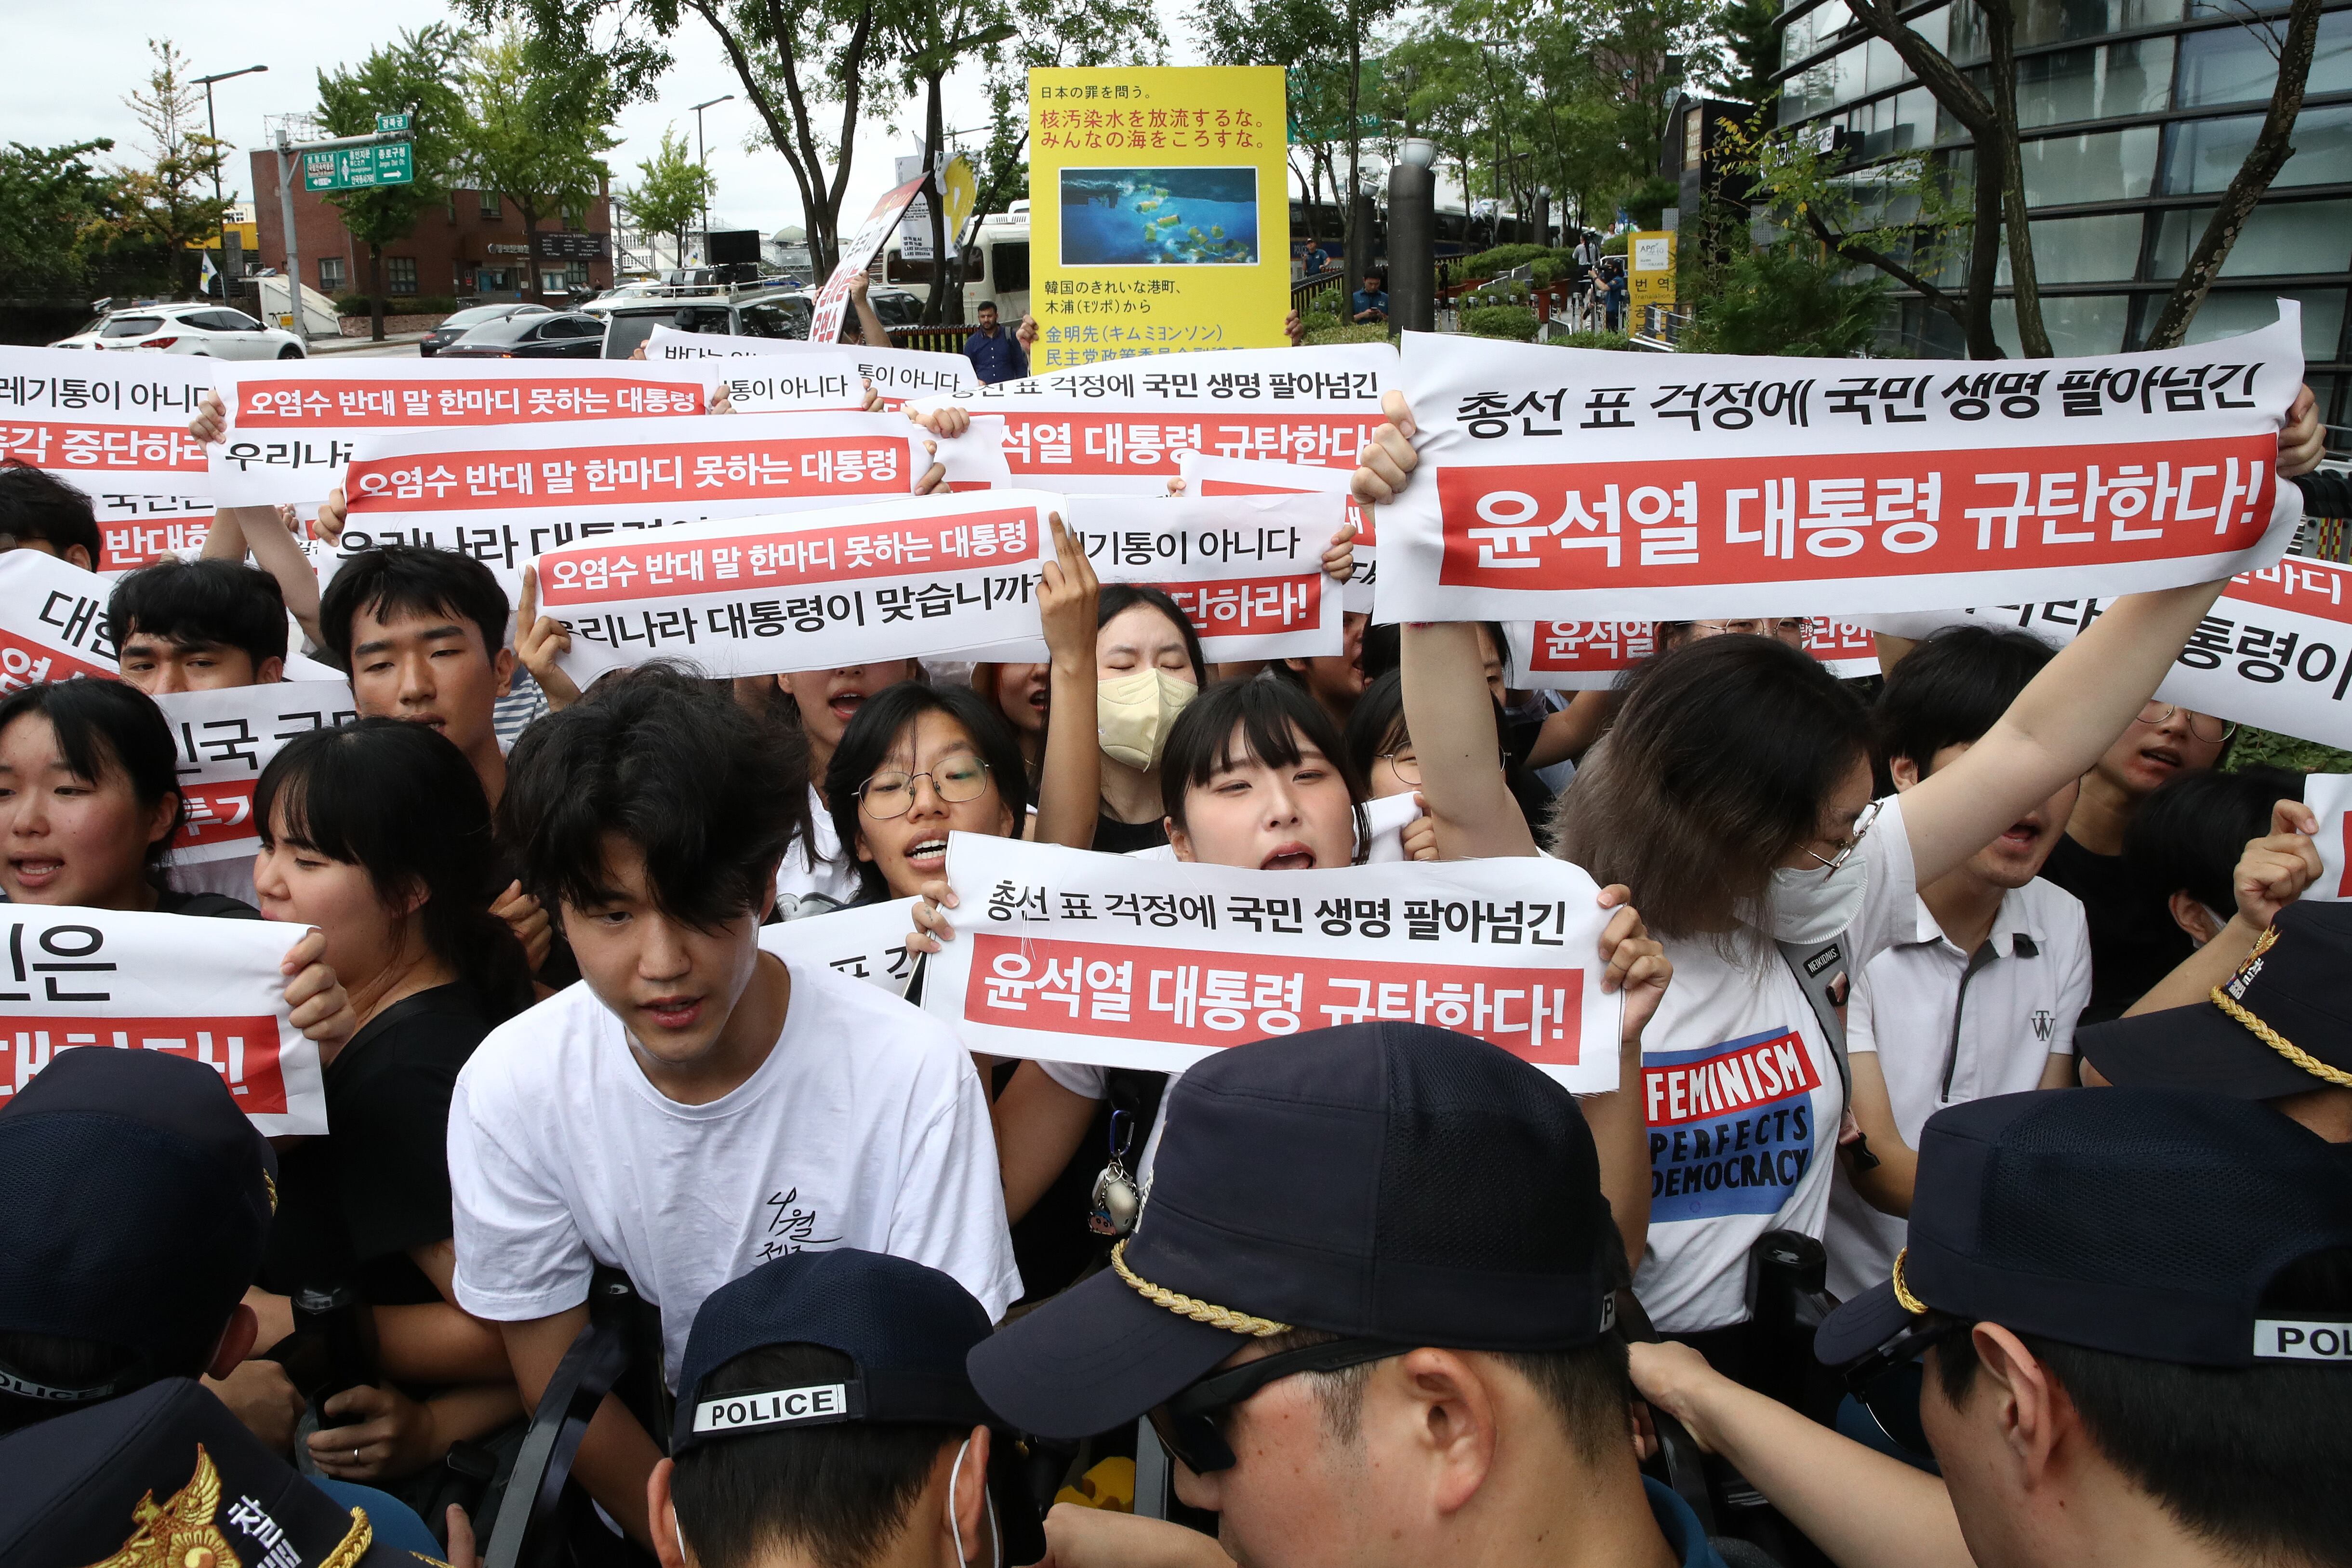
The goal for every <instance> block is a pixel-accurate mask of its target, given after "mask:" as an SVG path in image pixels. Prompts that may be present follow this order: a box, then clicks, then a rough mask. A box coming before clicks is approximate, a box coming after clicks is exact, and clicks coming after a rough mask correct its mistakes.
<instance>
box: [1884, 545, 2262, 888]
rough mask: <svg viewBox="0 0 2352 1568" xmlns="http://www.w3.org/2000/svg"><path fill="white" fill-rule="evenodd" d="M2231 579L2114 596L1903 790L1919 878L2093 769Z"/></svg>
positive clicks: (1954, 862) (1926, 879)
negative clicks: (2004, 706) (1962, 748)
mask: <svg viewBox="0 0 2352 1568" xmlns="http://www.w3.org/2000/svg"><path fill="white" fill-rule="evenodd" d="M2227 586H2229V583H2228V580H2227V579H2226V578H2225V579H2223V580H2221V581H2220V582H2215V583H2199V584H2191V585H2190V586H2189V587H2185V588H2166V589H2162V590H2160V591H2158V592H2156V593H2150V594H2131V595H2126V596H2125V597H2123V598H2120V599H2118V600H2116V603H2115V606H2114V607H2113V608H2112V609H2110V610H2108V611H2107V613H2106V614H2105V615H2103V616H2100V617H2099V618H2098V619H2097V620H2096V621H2095V622H2093V623H2092V624H2091V626H2090V627H2089V628H2088V629H2087V630H2085V631H2084V633H2083V635H2082V636H2080V637H2076V638H2075V639H2074V641H2073V642H2071V643H2069V644H2068V645H2067V646H2066V647H2063V648H2061V649H2060V650H2059V652H2058V657H2057V658H2053V659H2052V660H2051V661H2050V662H2049V664H2047V665H2046V666H2044V667H2043V668H2042V673H2041V674H2039V675H2037V676H2035V677H2034V678H2033V681H2032V685H2030V686H2028V687H2027V688H2026V689H2024V690H2023V691H2021V692H2019V693H2018V694H2017V700H2015V701H2013V702H2011V704H2010V705H2009V711H2007V712H2006V713H2003V714H2002V715H2001V716H2000V719H1999V720H1998V721H1995V722H1994V724H1993V727H1992V728H1991V729H1990V730H1989V731H1986V732H1985V735H1984V738H1983V739H1982V740H1980V741H1979V742H1977V743H1976V744H1975V745H1973V746H1971V747H1969V750H1968V752H1966V753H1965V754H1964V755H1962V756H1961V757H1959V758H1958V760H1957V761H1955V762H1953V763H1950V764H1948V766H1945V767H1941V768H1938V769H1937V770H1936V772H1935V773H1931V774H1929V775H1928V776H1927V778H1925V779H1923V780H1921V781H1920V783H1919V784H1918V786H1917V787H1916V788H1915V789H1912V790H1910V791H1909V792H1907V793H1906V795H1904V796H1903V823H1904V826H1906V828H1908V829H1909V831H1910V835H1911V857H1912V863H1913V866H1914V868H1915V870H1916V874H1917V877H1918V881H1919V885H1920V886H1921V887H1923V888H1924V887H1926V886H1927V884H1928V883H1930V882H1932V881H1934V880H1935V879H1937V878H1938V877H1941V876H1942V875H1943V874H1944V873H1945V872H1947V871H1948V870H1950V869H1952V868H1954V867H1955V866H1958V864H1959V863H1960V862H1961V861H1963V860H1965V859H1967V858H1969V856H1971V855H1973V854H1975V853H1976V852H1977V851H1978V850H1979V849H1981V848H1983V847H1985V846H1986V845H1987V844H1989V843H1990V842H1991V841H1992V839H1993V837H1994V836H1995V835H1996V834H1999V833H2000V832H2001V831H2002V830H2003V829H2004V828H2006V827H2008V826H2009V825H2010V824H2011V823H2012V822H2015V821H2016V820H2017V819H2018V818H2019V817H2021V816H2024V815H2025V814H2026V813H2027V812H2028V811H2031V810H2032V809H2033V807H2034V805H2037V804H2038V803H2040V802H2042V801H2044V800H2047V799H2049V798H2050V795H2051V794H2052V792H2053V791H2055V790H2056V789H2057V788H2058V786H2059V785H2061V784H2064V783H2065V782H2066V781H2067V780H2068V779H2073V778H2080V777H2081V776H2082V775H2083V774H2084V773H2085V772H2087V771H2089V769H2090V766H2091V764H2092V763H2095V762H2097V761H2098V760H2099V754H2100V753H2101V752H2105V750H2106V749H2107V747H2108V746H2109V745H2110V744H2111V743H2113V742H2114V741H2115V738H2116V736H2117V735H2120V734H2122V733H2123V732H2124V726H2126V724H2129V723H2130V722H2131V721H2132V719H2133V716H2134V715H2136V714H2137V713H2138V712H2139V710H2140V709H2141V707H2142V706H2143V705H2145V704H2146V703H2147V700H2148V698H2149V697H2151V696H2153V695H2154V694H2155V691H2156V688H2157V684H2158V682H2159V681H2161V680H2162V679H2164V672H2165V671H2166V670H2168V669H2169V668H2172V659H2173V656H2174V655H2175V654H2177V653H2179V651H2180V648H2181V645H2182V644H2184V643H2186V642H2187V641H2188V640H2189V633H2190V632H2192V631H2195V630H2196V629H2197V623H2198V621H2199V619H2200V618H2201V617H2202V616H2204V614H2205V612H2206V611H2207V610H2209V609H2211V608H2212V607H2213V601H2214V600H2215V599H2217V598H2219V597H2221V590H2222V589H2223V588H2225V587H2227Z"/></svg>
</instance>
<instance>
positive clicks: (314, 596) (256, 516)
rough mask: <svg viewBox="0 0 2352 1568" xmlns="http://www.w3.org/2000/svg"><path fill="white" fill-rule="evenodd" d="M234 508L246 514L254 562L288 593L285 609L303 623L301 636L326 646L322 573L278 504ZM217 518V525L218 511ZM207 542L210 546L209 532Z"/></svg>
mask: <svg viewBox="0 0 2352 1568" xmlns="http://www.w3.org/2000/svg"><path fill="white" fill-rule="evenodd" d="M235 510H238V511H241V512H243V513H245V514H246V515H245V516H244V517H243V518H242V519H240V520H239V523H240V527H239V531H240V532H241V533H242V534H243V536H244V541H245V547H246V548H247V550H249V551H251V552H253V563H254V564H255V565H256V566H258V567H260V568H261V569H262V570H263V571H264V572H267V573H268V574H270V575H271V576H272V577H274V578H276V579H277V580H278V592H279V593H280V594H283V595H285V596H286V608H287V610H288V611H289V613H291V614H292V616H294V619H295V621H296V622H297V623H298V624H299V626H301V628H302V635H303V636H304V637H309V638H310V642H311V645H312V646H313V647H323V646H324V644H325V639H324V638H322V637H320V636H319V574H318V573H317V572H316V571H315V570H313V569H312V567H311V565H310V557H309V556H307V555H305V554H303V553H302V547H301V545H299V544H298V543H296V542H295V540H294V535H293V534H292V533H291V532H289V531H288V530H287V527H286V523H285V520H284V519H282V518H280V517H279V516H278V509H277V508H276V507H268V506H249V507H239V508H236V509H235ZM217 522H218V514H215V523H216V524H217ZM211 543H212V539H211V537H210V536H209V535H207V536H206V537H205V545H206V546H207V547H209V546H210V545H211Z"/></svg>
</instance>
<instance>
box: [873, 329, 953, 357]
mask: <svg viewBox="0 0 2352 1568" xmlns="http://www.w3.org/2000/svg"><path fill="white" fill-rule="evenodd" d="M889 331H890V346H891V347H892V348H894V349H929V351H931V352H932V353H944V354H960V353H963V342H964V340H965V339H966V338H968V337H970V336H971V327H969V326H947V327H892V328H891V329H889Z"/></svg>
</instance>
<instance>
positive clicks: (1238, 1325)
mask: <svg viewBox="0 0 2352 1568" xmlns="http://www.w3.org/2000/svg"><path fill="white" fill-rule="evenodd" d="M1110 1266H1111V1267H1112V1268H1115V1269H1117V1270H1118V1277H1119V1278H1120V1279H1124V1280H1126V1281H1127V1282H1128V1284H1129V1286H1131V1287H1133V1288H1134V1289H1135V1290H1136V1292H1137V1293H1138V1294H1139V1295H1140V1296H1142V1298H1143V1299H1144V1300H1147V1301H1149V1302H1150V1303H1151V1304H1152V1305H1153V1306H1155V1307H1165V1308H1166V1309H1167V1310H1170V1311H1171V1312H1173V1313H1175V1314H1176V1315H1177V1316H1179V1317H1183V1318H1190V1319H1192V1321H1194V1322H1196V1323H1207V1324H1208V1325H1210V1326H1211V1327H1212V1328H1218V1329H1223V1330H1225V1331H1228V1332H1231V1333H1236V1334H1250V1335H1254V1336H1255V1337H1256V1338H1258V1339H1261V1340H1263V1339H1267V1338H1270V1337H1271V1336H1273V1335H1275V1334H1286V1333H1288V1332H1289V1331H1290V1325H1289V1324H1288V1323H1277V1322H1276V1321H1274V1320H1273V1319H1272V1318H1254V1317H1252V1316H1250V1315H1249V1314H1248V1313H1247V1312H1236V1311H1234V1310H1233V1309H1232V1308H1231V1307H1220V1306H1218V1305H1216V1304H1215V1303H1214V1302H1211V1301H1203V1300H1201V1299H1200V1298H1198V1297H1196V1296H1187V1295H1185V1294H1184V1293H1183V1292H1182V1291H1181V1290H1171V1289H1168V1287H1167V1286H1165V1285H1154V1284H1153V1283H1152V1282H1151V1281H1150V1280H1149V1279H1145V1278H1144V1277H1143V1276H1142V1275H1140V1274H1138V1273H1137V1272H1136V1271H1135V1270H1134V1269H1132V1268H1129V1267H1128V1266H1127V1243H1126V1242H1124V1241H1121V1242H1120V1243H1119V1244H1118V1246H1117V1247H1112V1248H1111V1249H1110Z"/></svg>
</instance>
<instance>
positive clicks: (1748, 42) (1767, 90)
mask: <svg viewBox="0 0 2352 1568" xmlns="http://www.w3.org/2000/svg"><path fill="white" fill-rule="evenodd" d="M1779 18H1780V5H1779V3H1778V0H1726V4H1725V5H1724V6H1723V9H1722V10H1720V11H1718V12H1717V14H1716V22H1715V25H1716V26H1717V30H1718V31H1720V33H1721V34H1722V38H1723V54H1722V58H1721V59H1720V60H1718V62H1717V65H1716V68H1715V69H1714V70H1712V71H1710V72H1709V73H1707V77H1706V83H1705V86H1706V90H1707V91H1709V92H1712V93H1717V94H1719V95H1721V96H1722V97H1725V98H1729V99H1737V100H1738V101H1739V102H1741V103H1752V104H1754V105H1756V107H1757V109H1758V110H1759V114H1758V115H1757V117H1756V118H1755V119H1754V120H1753V121H1751V123H1753V124H1755V125H1757V126H1759V127H1769V126H1770V125H1771V123H1772V118H1773V114H1772V106H1773V104H1774V102H1775V101H1776V100H1778V99H1779V98H1780V89H1778V88H1776V87H1774V86H1773V85H1772V74H1773V73H1774V72H1775V71H1777V70H1779V69H1780V29H1779V28H1778V27H1776V26H1774V25H1773V24H1774V23H1775V22H1776V21H1778V20H1779Z"/></svg>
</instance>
